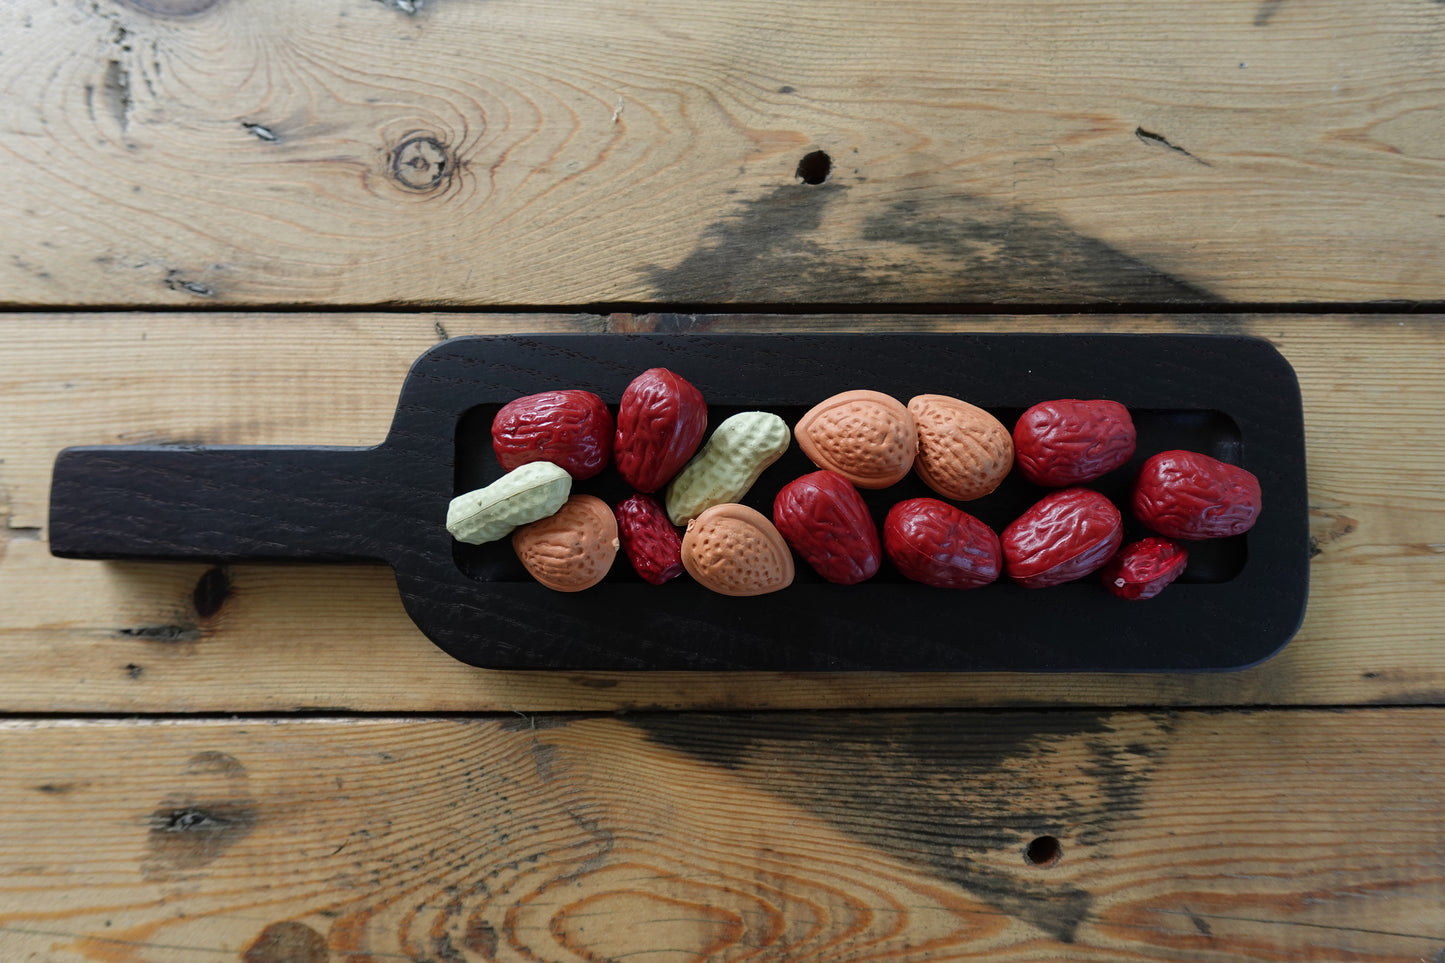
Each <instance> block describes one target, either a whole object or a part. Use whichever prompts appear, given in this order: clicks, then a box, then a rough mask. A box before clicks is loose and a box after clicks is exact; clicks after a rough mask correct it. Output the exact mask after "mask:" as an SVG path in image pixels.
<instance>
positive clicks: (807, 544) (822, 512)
mask: <svg viewBox="0 0 1445 963" xmlns="http://www.w3.org/2000/svg"><path fill="white" fill-rule="evenodd" d="M773 525H774V526H776V527H777V529H778V531H779V532H780V533H782V536H783V540H784V541H786V542H787V543H788V547H789V548H791V549H792V550H793V551H795V552H797V553H798V556H799V557H800V558H802V560H803V561H804V562H807V563H808V565H809V567H811V568H812V569H813V571H815V572H817V573H818V574H819V575H821V576H822V577H823V578H824V579H826V580H827V581H829V582H833V583H835V584H837V585H856V584H858V583H859V582H862V581H863V580H865V579H869V578H872V577H873V575H874V574H875V573H876V572H877V571H878V566H879V565H880V564H881V563H882V560H883V547H882V544H881V543H880V542H879V539H878V527H877V526H876V525H874V524H873V518H872V516H871V515H869V514H868V505H867V504H866V503H865V502H864V501H863V496H862V495H860V494H858V489H856V488H854V487H853V483H852V482H850V481H849V480H848V479H846V478H844V477H843V476H842V475H840V474H838V473H837V472H832V471H815V472H812V473H811V474H807V475H804V476H802V477H801V478H795V479H793V480H792V481H790V482H789V483H788V484H786V485H784V486H783V488H782V490H780V491H779V492H778V496H777V497H776V498H775V499H773Z"/></svg>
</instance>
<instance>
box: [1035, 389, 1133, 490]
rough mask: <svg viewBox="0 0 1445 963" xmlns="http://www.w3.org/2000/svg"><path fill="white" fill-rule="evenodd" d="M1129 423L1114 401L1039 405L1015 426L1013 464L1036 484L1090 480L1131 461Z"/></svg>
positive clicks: (1059, 484) (1058, 484)
mask: <svg viewBox="0 0 1445 963" xmlns="http://www.w3.org/2000/svg"><path fill="white" fill-rule="evenodd" d="M1136 440H1137V435H1136V433H1135V431H1134V419H1133V418H1131V417H1129V411H1128V409H1126V408H1125V407H1124V406H1123V405H1121V404H1119V403H1118V402H1117V401H1098V400H1096V401H1079V400H1076V399H1073V398H1064V399H1060V400H1058V401H1042V402H1040V403H1038V404H1036V405H1034V406H1033V407H1032V408H1030V409H1029V410H1028V411H1025V412H1024V413H1023V415H1022V416H1021V417H1020V418H1019V420H1018V424H1016V425H1015V426H1014V433H1013V441H1014V463H1015V464H1017V465H1018V466H1019V472H1020V473H1021V474H1022V475H1023V476H1024V477H1025V478H1027V479H1028V480H1029V481H1031V482H1033V483H1034V484H1035V485H1046V486H1048V487H1050V488H1064V487H1067V486H1069V485H1078V484H1081V483H1083V482H1087V481H1093V480H1094V479H1095V478H1099V477H1100V476H1102V475H1107V474H1108V473H1109V472H1111V471H1113V470H1114V469H1116V468H1118V467H1119V466H1120V465H1123V464H1124V463H1125V462H1127V461H1128V460H1129V459H1130V458H1132V457H1133V456H1134V446H1135V444H1136Z"/></svg>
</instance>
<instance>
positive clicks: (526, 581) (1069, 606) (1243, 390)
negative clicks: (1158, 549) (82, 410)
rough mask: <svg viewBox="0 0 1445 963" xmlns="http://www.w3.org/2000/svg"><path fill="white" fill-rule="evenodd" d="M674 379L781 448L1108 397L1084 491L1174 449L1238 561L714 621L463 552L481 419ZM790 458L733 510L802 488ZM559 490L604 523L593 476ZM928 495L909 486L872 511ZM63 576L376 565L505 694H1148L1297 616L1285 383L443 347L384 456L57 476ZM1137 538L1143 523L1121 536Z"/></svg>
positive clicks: (886, 581)
mask: <svg viewBox="0 0 1445 963" xmlns="http://www.w3.org/2000/svg"><path fill="white" fill-rule="evenodd" d="M657 366H661V367H666V368H670V369H672V370H674V371H676V372H677V373H679V374H681V375H682V376H683V377H685V378H687V379H688V380H689V381H691V382H692V383H693V384H695V385H696V386H697V387H698V388H699V389H700V390H701V391H702V393H703V396H704V397H705V398H706V399H707V401H708V403H709V416H710V428H711V427H712V426H715V425H716V424H717V423H718V422H720V421H721V420H722V419H723V418H725V417H727V416H728V415H729V414H732V413H734V412H737V411H743V410H752V409H763V410H768V411H773V412H776V413H778V414H780V415H782V416H783V417H784V419H786V420H787V421H788V423H789V424H790V425H791V424H794V423H796V421H797V419H798V418H799V417H800V416H801V415H802V414H803V413H804V412H805V411H806V410H807V409H808V408H810V407H811V406H812V405H814V404H816V403H817V402H819V401H821V400H823V399H824V398H826V397H828V396H829V395H832V394H835V393H837V392H839V391H844V390H847V389H851V388H871V389H874V390H878V391H883V392H886V393H888V394H891V395H893V396H894V397H896V398H898V399H900V400H901V401H904V402H906V401H907V400H908V399H909V398H911V397H913V396H914V395H917V394H925V393H929V394H946V395H953V396H956V397H959V398H962V399H964V400H966V401H969V402H972V403H974V404H977V405H980V406H981V407H984V408H986V409H988V410H989V411H991V412H993V413H994V414H995V415H996V416H998V417H999V418H1000V420H1002V421H1003V422H1004V424H1006V425H1009V426H1012V425H1013V422H1014V421H1015V420H1016V419H1017V417H1018V415H1019V414H1020V413H1021V412H1022V411H1023V410H1024V409H1025V408H1027V407H1028V406H1030V405H1032V404H1034V403H1035V402H1038V401H1043V400H1046V399H1050V398H1065V397H1074V398H1110V399H1113V400H1115V401H1119V402H1122V403H1123V404H1124V405H1126V406H1128V407H1129V409H1130V410H1131V412H1132V413H1133V416H1134V418H1135V423H1136V426H1137V428H1138V431H1139V447H1138V452H1137V454H1136V455H1135V458H1134V460H1133V461H1132V462H1131V463H1130V464H1129V465H1126V466H1125V467H1124V468H1121V469H1119V470H1118V471H1116V472H1114V473H1112V474H1111V475H1109V476H1107V477H1106V478H1104V479H1101V480H1100V481H1099V482H1097V483H1095V485H1094V486H1093V487H1096V488H1098V489H1099V490H1101V491H1103V492H1104V493H1105V494H1108V495H1110V496H1112V497H1113V498H1114V499H1115V500H1116V503H1118V504H1120V506H1121V507H1122V508H1126V511H1125V515H1126V518H1127V516H1128V512H1127V498H1126V493H1127V491H1128V487H1129V483H1130V481H1131V480H1132V478H1133V476H1134V474H1135V472H1136V471H1137V469H1138V467H1139V465H1140V464H1141V463H1142V462H1143V461H1144V459H1145V458H1147V457H1148V456H1150V455H1152V454H1154V453H1155V452H1158V451H1163V450H1166V449H1170V448H1185V449H1190V450H1194V451H1202V452H1205V453H1207V454H1210V455H1213V456H1215V457H1217V458H1220V459H1222V460H1225V461H1229V462H1233V463H1236V464H1240V465H1243V466H1244V467H1246V468H1248V469H1249V470H1250V471H1252V472H1254V474H1255V475H1257V476H1258V477H1259V479H1260V483H1261V486H1262V489H1263V505H1264V507H1263V511H1262V513H1261V515H1260V519H1259V522H1258V523H1257V524H1256V525H1255V527H1254V528H1253V529H1252V530H1251V531H1250V532H1249V533H1247V534H1246V535H1243V536H1239V537H1237V538H1231V539H1223V540H1218V541H1213V542H1201V543H1195V544H1194V545H1192V546H1191V561H1190V565H1189V568H1188V570H1187V572H1186V573H1185V575H1184V576H1183V578H1182V579H1181V580H1180V581H1179V582H1176V583H1175V584H1174V585H1172V586H1170V587H1169V589H1168V590H1166V591H1165V592H1164V593H1163V594H1162V595H1161V596H1159V597H1158V598H1155V599H1152V600H1148V601H1143V602H1125V601H1122V600H1119V599H1116V598H1114V597H1113V596H1111V595H1109V594H1108V593H1107V592H1106V591H1105V590H1104V589H1103V587H1102V586H1101V585H1099V584H1098V582H1097V580H1095V579H1088V580H1085V581H1082V582H1078V583H1074V584H1070V585H1064V586H1059V587H1056V588H1050V589H1036V590H1029V589H1024V588H1020V587H1018V586H1016V585H1014V584H1011V583H1008V582H1006V581H1004V582H999V583H996V584H994V585H990V586H987V587H985V588H982V589H976V590H972V591H967V592H960V591H950V590H945V589H936V588H930V587H927V586H923V585H918V584H914V583H911V582H908V581H905V580H903V579H902V578H901V577H900V576H898V574H897V573H896V572H894V571H893V570H892V569H891V568H890V567H889V566H888V564H887V563H886V562H885V563H884V568H883V570H882V571H881V572H879V574H878V575H877V576H876V577H875V578H874V579H872V580H870V581H868V582H865V583H863V584H861V585H856V586H837V585H830V584H827V583H825V582H823V581H822V580H820V579H819V578H817V577H816V576H815V575H814V574H813V573H812V572H811V570H809V569H808V568H807V566H806V565H802V564H800V565H799V566H798V576H797V579H796V580H795V582H794V584H793V585H792V586H791V587H789V588H787V589H785V590H783V591H781V592H777V593H774V594H771V595H764V596H758V597H755V598H732V597H725V596H720V595H715V594H713V593H711V592H708V591H707V590H705V589H703V588H701V587H700V586H698V585H696V584H694V583H692V582H690V581H688V580H687V578H686V577H685V576H684V577H683V578H680V579H677V580H675V581H673V582H670V583H668V584H666V585H663V586H653V585H648V584H646V583H644V582H642V581H641V580H640V579H638V578H637V577H636V575H635V574H634V573H633V572H632V571H631V567H630V566H629V565H628V564H627V562H626V560H625V559H624V558H621V557H619V559H618V563H617V564H616V565H615V566H614V568H613V571H612V573H611V574H610V575H609V576H608V577H607V579H606V580H605V581H604V582H603V583H602V584H600V585H598V586H597V587H595V588H593V589H590V590H588V591H585V592H580V593H571V594H568V593H558V592H553V591H551V590H549V589H546V588H544V587H542V586H541V585H538V584H536V583H535V582H533V581H532V580H531V579H530V578H529V577H528V576H527V575H526V573H525V572H524V571H523V570H522V568H521V566H520V564H519V563H518V562H517V560H516V558H515V556H514V555H513V554H512V551H511V547H510V542H509V541H506V540H504V541H501V542H497V543H492V544H489V545H483V546H469V545H462V544H460V543H457V542H455V541H454V540H453V539H452V538H451V537H450V535H448V534H447V531H446V529H445V517H446V510H447V503H448V501H449V500H450V499H451V498H452V496H453V495H455V494H460V493H462V492H464V491H468V490H470V489H472V488H476V487H479V486H481V485H484V484H487V483H488V482H490V481H492V480H494V479H495V478H497V477H498V476H499V475H500V474H501V469H500V467H499V466H498V465H497V464H496V461H495V457H494V456H493V454H492V451H491V444H490V437H489V429H490V426H491V419H492V415H493V414H494V413H495V412H496V410H497V409H498V408H499V407H501V405H502V404H505V403H506V402H508V401H510V400H512V399H513V398H516V397H518V396H521V395H525V394H532V393H534V392H538V391H544V390H549V389H556V388H585V389H588V390H591V391H594V392H596V393H597V394H599V395H601V396H602V397H603V398H604V399H605V400H606V401H607V402H608V403H609V404H610V405H613V406H614V409H615V405H616V403H617V401H618V399H619V398H620V397H621V394H622V391H623V389H624V388H625V387H626V386H627V383H628V382H629V381H631V380H632V378H634V377H635V376H636V375H637V374H639V373H640V372H641V371H643V370H644V369H646V368H649V367H657ZM812 470H813V466H812V465H811V464H810V463H809V462H808V461H807V460H806V459H805V458H804V457H803V456H802V454H801V453H800V452H799V450H798V448H797V446H796V444H794V445H793V447H792V448H791V449H790V451H789V452H788V454H786V455H785V456H784V457H783V458H782V459H781V460H780V461H779V462H778V463H776V464H775V465H773V466H772V467H771V468H769V469H768V470H767V472H765V473H764V475H763V476H762V479H761V480H760V481H759V483H758V484H757V486H755V487H754V489H753V490H752V491H751V492H750V493H749V494H748V496H747V497H746V498H745V499H744V501H745V502H746V503H747V504H750V505H752V506H753V507H755V508H757V509H758V510H759V511H762V512H763V513H764V514H768V515H771V507H772V500H773V496H774V495H775V494H776V493H777V491H778V489H779V488H781V487H782V485H784V484H786V483H787V482H788V481H790V480H792V479H793V478H795V477H797V476H798V475H801V474H804V473H806V472H808V471H812ZM573 491H574V492H587V493H591V494H596V495H599V496H601V497H602V498H604V499H605V500H607V501H608V502H609V503H610V504H615V503H616V502H617V501H620V500H621V499H622V498H624V497H626V496H627V495H628V494H630V492H629V490H628V489H627V488H626V486H625V485H624V484H623V483H622V482H621V480H620V479H619V478H618V477H617V476H616V474H615V472H613V471H612V470H611V469H609V470H608V471H607V472H604V473H603V474H602V475H600V476H598V477H597V478H595V479H589V480H587V481H583V482H578V483H576V484H575V485H574V487H573ZM1043 494H1044V491H1043V490H1042V489H1038V488H1035V487H1033V486H1031V485H1028V484H1027V483H1025V482H1024V481H1022V480H1021V479H1019V478H1018V477H1017V476H1014V477H1011V478H1010V479H1009V480H1008V481H1007V482H1005V483H1004V485H1002V486H1001V487H1000V488H999V490H998V491H996V492H994V493H993V494H991V495H989V496H988V497H986V498H983V499H980V500H978V501H975V502H968V503H958V504H960V507H962V508H964V509H965V510H966V511H969V512H971V513H972V514H975V515H977V516H979V517H980V518H981V519H983V520H984V521H985V522H987V523H989V524H990V525H991V526H993V527H994V529H995V530H1001V529H1002V528H1003V527H1004V526H1005V525H1006V524H1007V523H1008V522H1009V521H1011V520H1012V519H1013V518H1014V517H1016V516H1017V515H1019V514H1020V513H1021V512H1022V511H1023V510H1024V509H1025V508H1027V507H1028V506H1029V505H1030V504H1032V503H1033V502H1034V501H1035V500H1037V499H1038V498H1039V497H1041V496H1042V495H1043ZM916 495H932V492H930V491H928V490H927V489H926V488H925V487H924V486H923V485H922V484H921V483H920V482H918V481H917V480H916V479H915V478H912V477H910V478H909V479H906V480H905V481H903V482H901V483H899V484H898V485H896V486H894V487H892V488H889V489H885V490H882V491H876V492H865V493H864V497H865V500H866V501H867V502H868V504H869V506H870V508H871V509H872V511H873V514H874V517H875V519H876V520H878V521H879V522H880V523H881V521H882V518H883V516H884V514H885V513H886V512H887V510H888V508H889V506H891V505H892V504H894V503H895V502H897V501H900V500H902V499H904V498H911V497H914V496H916ZM50 526H51V527H50V544H51V550H52V552H54V554H56V555H60V556H66V557H72V558H138V557H150V558H170V559H178V558H181V559H208V560H215V561H233V562H235V561H250V560H281V559H291V560H307V561H322V562H348V561H377V562H385V563H387V564H389V565H391V566H392V567H393V568H394V569H395V570H396V577H397V584H398V586H399V588H400V590H401V596H402V599H403V601H404V603H405V605H406V608H407V611H408V613H409V614H410V615H411V617H412V619H413V620H414V621H415V622H416V624H417V625H418V626H419V627H420V628H421V629H422V631H423V632H425V633H426V634H427V636H428V637H429V638H431V639H432V641H434V642H435V643H436V644H437V645H438V646H440V647H441V648H442V649H444V650H445V651H446V652H448V653H450V654H451V655H452V656H454V657H456V658H457V659H460V660H461V661H463V662H467V663H470V664H472V665H478V666H486V667H491V668H507V669H574V670H576V669H755V670H756V669H768V670H797V671H805V670H886V671H983V670H1009V671H1024V672H1034V671H1064V670H1067V671H1153V672H1182V671H1200V670H1222V669H1234V668H1241V667H1244V666H1248V665H1251V664H1253V663H1256V662H1259V661H1261V660H1263V659H1266V658H1268V657H1269V656H1271V655H1273V654H1274V653H1275V652H1276V651H1278V650H1279V649H1280V647H1282V646H1283V645H1284V644H1285V643H1286V642H1287V641H1288V640H1289V639H1290V637H1291V636H1293V635H1294V633H1295V631H1296V630H1297V629H1298V627H1299V624H1300V621H1301V619H1302V618H1303V614H1304V608H1305V600H1306V595H1307V591H1308V569H1309V531H1308V518H1307V500H1306V486H1305V453H1304V432H1303V418H1302V413H1301V406H1300V395H1299V386H1298V383H1297V382H1296V379H1295V376H1294V372H1293V370H1292V369H1291V368H1290V366H1289V364H1288V362H1286V361H1285V359H1284V358H1283V357H1281V356H1280V354H1279V353H1278V352H1277V351H1275V350H1274V348H1273V347H1272V346H1270V345H1269V344H1268V343H1267V342H1264V341H1260V340H1255V339H1250V338H1238V337H1218V336H1208V335H1199V336H1193V335H1158V336H1155V335H1054V334H1048V335H1044V334H1040V335H1029V334H1011V335H994V334H989V335H965V334H940V335H914V334H908V335H797V336H791V335H716V336H693V335H636V336H619V335H558V336H530V337H517V336H505V337H475V338H455V339H452V340H450V341H445V342H443V343H441V344H439V345H437V346H436V347H435V348H433V349H432V350H430V351H428V352H427V353H426V354H425V355H423V356H422V357H421V358H419V359H418V360H417V362H416V363H415V364H414V365H413V366H412V369H411V372H410V373H409V374H408V376H407V379H406V382H405V384H404V385H403V387H402V392H401V398H400V400H399V402H398V405H397V410H396V416H395V419H394V421H393V423H392V427H391V431H390V432H389V433H388V435H387V438H386V440H385V441H384V442H383V443H382V444H380V445H378V446H375V447H370V448H312V447H241V446H218V447H174V446H172V447H167V446H149V447H146V446H127V447H119V446H115V447H94V448H71V449H67V450H65V451H64V452H62V453H61V454H60V456H59V458H58V459H57V461H56V465H55V476H54V482H53V486H52V492H51V519H50ZM1143 534H1145V533H1144V532H1143V531H1142V530H1140V529H1138V528H1137V527H1134V526H1133V525H1132V524H1131V526H1130V527H1129V528H1128V529H1127V530H1126V532H1125V537H1126V539H1129V538H1136V537H1142V535H1143Z"/></svg>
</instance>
